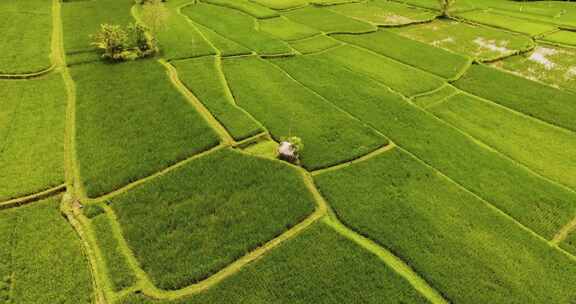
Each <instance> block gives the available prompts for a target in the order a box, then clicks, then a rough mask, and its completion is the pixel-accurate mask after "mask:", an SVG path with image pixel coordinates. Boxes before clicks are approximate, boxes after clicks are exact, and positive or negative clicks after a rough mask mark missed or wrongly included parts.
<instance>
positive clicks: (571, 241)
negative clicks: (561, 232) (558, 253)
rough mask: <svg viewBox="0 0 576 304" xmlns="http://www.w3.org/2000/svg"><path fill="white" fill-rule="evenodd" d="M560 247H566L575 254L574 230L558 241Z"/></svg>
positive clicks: (575, 239)
mask: <svg viewBox="0 0 576 304" xmlns="http://www.w3.org/2000/svg"><path fill="white" fill-rule="evenodd" d="M560 247H562V248H563V249H566V250H567V251H568V252H570V253H572V254H576V232H575V231H571V232H570V234H568V237H567V238H566V239H565V240H564V241H563V242H562V243H560Z"/></svg>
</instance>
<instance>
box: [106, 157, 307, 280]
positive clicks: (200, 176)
mask: <svg viewBox="0 0 576 304" xmlns="http://www.w3.org/2000/svg"><path fill="white" fill-rule="evenodd" d="M111 206H112V208H113V209H114V211H115V212H116V213H117V216H118V220H119V222H120V224H121V227H122V229H123V233H124V235H125V237H126V239H127V241H128V244H129V246H130V247H131V248H132V250H133V251H134V253H135V255H136V257H137V259H138V260H139V261H140V264H141V266H142V267H143V269H144V270H145V271H146V272H147V273H148V274H149V275H150V277H151V279H152V281H153V283H154V284H155V285H156V286H157V287H159V288H163V289H178V288H182V287H185V286H187V285H190V284H192V283H194V282H197V281H199V280H202V279H204V278H206V277H208V276H210V275H211V274H213V273H214V272H216V271H218V270H220V269H222V268H223V267H225V266H226V265H228V264H230V263H232V262H233V261H234V260H236V259H237V258H239V257H241V256H243V255H245V254H246V253H248V252H249V251H251V250H253V249H255V248H256V247H258V246H260V245H262V244H263V243H265V242H267V241H268V240H270V239H272V238H274V237H276V236H277V235H279V234H281V233H282V232H283V231H285V230H286V229H288V228H289V227H291V226H293V225H295V224H297V223H298V222H300V221H301V220H303V219H304V218H305V217H306V216H307V215H308V214H310V213H311V212H312V211H313V209H314V202H313V199H312V196H311V194H310V193H309V192H308V191H307V188H306V186H305V185H304V183H303V181H302V178H301V176H300V174H299V173H298V171H296V170H295V169H294V168H290V167H288V166H286V165H284V164H283V163H281V162H279V161H275V160H264V159H262V158H255V157H251V156H247V155H245V154H242V153H240V152H235V151H233V150H229V149H225V150H218V151H216V152H214V153H212V154H209V155H207V156H204V157H201V158H199V159H197V160H195V161H194V162H191V163H189V164H187V165H186V166H183V167H180V168H178V169H176V170H174V171H171V172H170V173H168V174H166V175H163V176H161V177H158V178H156V179H154V180H152V181H151V182H149V183H146V184H144V185H142V186H141V187H138V188H136V189H134V190H133V191H130V192H127V193H125V194H122V195H121V196H118V197H116V198H114V199H113V200H112V204H111Z"/></svg>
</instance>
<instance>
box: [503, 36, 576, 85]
mask: <svg viewBox="0 0 576 304" xmlns="http://www.w3.org/2000/svg"><path fill="white" fill-rule="evenodd" d="M492 66H494V67H497V68H500V69H504V70H507V71H510V72H512V73H514V74H517V75H520V76H523V77H525V78H528V79H533V80H538V81H541V82H544V83H547V84H549V85H551V86H554V87H561V88H564V89H568V90H572V91H574V92H576V49H574V48H562V47H556V46H548V45H540V46H537V47H536V48H535V49H534V50H533V51H532V52H530V53H526V54H523V55H521V56H512V57H510V58H506V59H505V60H502V61H497V62H494V63H493V64H492Z"/></svg>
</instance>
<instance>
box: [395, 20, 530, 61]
mask: <svg viewBox="0 0 576 304" xmlns="http://www.w3.org/2000/svg"><path fill="white" fill-rule="evenodd" d="M390 30H391V31H393V32H395V33H397V34H400V35H402V36H404V37H407V38H410V39H414V40H418V41H420V42H424V43H427V44H430V45H432V46H436V47H440V48H443V49H446V50H448V51H451V52H454V53H459V54H462V55H466V56H468V57H471V58H475V59H477V60H480V61H486V60H495V59H498V58H502V57H506V56H509V55H512V54H515V53H517V52H519V51H522V50H527V49H529V48H530V47H531V46H532V44H533V42H532V40H531V39H530V38H529V37H526V36H524V35H520V34H513V33H509V32H506V31H502V30H498V29H493V28H489V27H485V26H481V25H470V24H466V23H460V22H452V21H442V20H436V21H434V22H431V23H424V24H417V25H412V26H409V27H398V28H393V29H390Z"/></svg>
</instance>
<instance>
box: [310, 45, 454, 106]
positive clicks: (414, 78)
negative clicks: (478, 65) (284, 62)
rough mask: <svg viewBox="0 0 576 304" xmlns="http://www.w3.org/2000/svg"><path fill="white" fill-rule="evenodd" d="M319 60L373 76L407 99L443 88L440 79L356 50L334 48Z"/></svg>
mask: <svg viewBox="0 0 576 304" xmlns="http://www.w3.org/2000/svg"><path fill="white" fill-rule="evenodd" d="M316 57H319V58H322V60H325V61H330V62H332V64H334V65H337V66H344V67H347V68H349V69H351V70H353V71H357V72H359V73H362V74H365V75H367V76H370V77H371V78H373V79H375V80H377V81H379V82H381V83H383V84H384V85H386V86H388V87H390V88H391V89H394V90H396V91H398V92H400V93H401V94H403V95H405V96H413V95H417V94H421V93H424V92H428V91H432V90H434V89H437V88H439V87H441V86H442V85H443V80H442V79H441V78H440V77H437V76H434V75H432V74H429V73H426V72H424V71H422V70H419V69H417V68H414V67H412V66H409V65H406V64H403V63H400V62H398V61H395V60H392V59H390V58H388V57H385V56H381V55H379V54H376V53H373V52H371V51H368V50H366V49H362V48H358V47H354V46H343V47H339V48H335V49H332V50H329V51H327V52H324V53H322V54H319V55H317V56H316Z"/></svg>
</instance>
